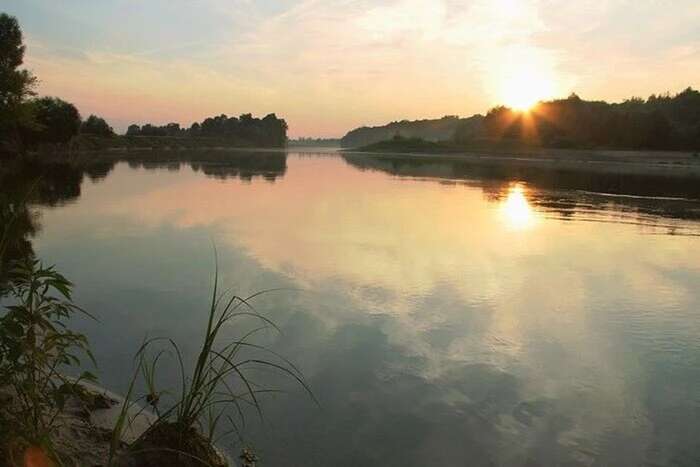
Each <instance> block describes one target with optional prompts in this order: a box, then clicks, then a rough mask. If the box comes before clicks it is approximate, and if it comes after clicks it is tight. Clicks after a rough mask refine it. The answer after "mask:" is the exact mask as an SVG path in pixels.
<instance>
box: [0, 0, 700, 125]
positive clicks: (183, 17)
mask: <svg viewBox="0 0 700 467" xmlns="http://www.w3.org/2000/svg"><path fill="white" fill-rule="evenodd" d="M0 11H5V12H8V13H10V14H13V15H15V16H17V17H18V19H19V21H20V24H21V25H22V28H23V30H24V33H25V40H26V43H27V47H28V51H27V57H26V64H27V66H28V67H29V68H30V69H31V70H32V71H33V72H34V73H35V74H36V75H37V76H38V77H39V79H40V80H41V83H40V86H39V92H40V93H41V94H45V95H56V96H60V97H62V98H64V99H66V100H69V101H71V102H73V103H75V104H76V105H77V106H78V108H79V109H80V111H81V113H82V114H83V115H84V116H86V115H88V114H90V113H97V114H99V115H101V116H104V117H105V118H107V120H108V121H109V122H110V123H111V124H112V125H113V126H114V127H115V129H117V130H119V131H121V130H124V129H125V127H126V126H127V125H128V124H129V123H144V122H152V123H167V122H170V121H175V122H179V123H181V124H183V125H186V126H189V125H190V124H191V122H192V121H194V120H201V119H202V118H203V117H205V116H209V115H215V114H221V113H226V114H227V115H238V114H241V113H246V112H252V113H253V114H256V115H264V114H267V113H271V112H275V113H277V115H278V116H281V117H283V118H285V119H286V120H287V122H288V123H289V126H290V136H291V137H297V136H326V137H329V136H342V135H343V134H344V133H345V132H346V131H348V130H350V129H352V128H354V127H357V126H361V125H377V124H383V123H386V122H388V121H390V120H401V119H417V118H434V117H441V116H443V115H448V114H449V115H453V114H458V115H463V116H468V115H471V114H474V113H483V112H485V111H486V110H487V109H488V108H489V107H491V106H494V105H496V104H499V103H506V104H509V105H514V106H519V105H527V104H528V103H529V102H530V101H531V100H533V99H539V98H547V97H554V96H566V95H568V94H569V93H571V92H576V93H578V94H579V95H580V96H582V97H584V98H588V99H605V100H621V99H623V98H626V97H629V96H632V95H638V96H643V97H646V96H648V95H649V94H651V93H660V92H666V91H671V92H678V91H680V90H682V89H683V88H685V87H687V86H693V87H696V88H697V87H700V26H698V25H700V1H698V0H673V1H671V0H666V1H664V0H636V1H626V0H581V1H578V0H577V1H570V0H568V1H565V0H464V1H459V0H149V1H140V0H93V1H85V0H82V1H78V0H62V1H60V2H59V1H55V0H0Z"/></svg>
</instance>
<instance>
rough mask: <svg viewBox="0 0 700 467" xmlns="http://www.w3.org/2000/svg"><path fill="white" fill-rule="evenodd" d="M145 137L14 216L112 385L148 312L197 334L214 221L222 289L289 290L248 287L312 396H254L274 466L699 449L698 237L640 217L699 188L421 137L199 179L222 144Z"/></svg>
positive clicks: (613, 459) (146, 328)
mask: <svg viewBox="0 0 700 467" xmlns="http://www.w3.org/2000/svg"><path fill="white" fill-rule="evenodd" d="M154 156H155V157H154V158H156V159H157V158H158V157H161V158H162V159H161V160H160V161H158V162H157V163H149V164H145V165H144V164H143V163H140V162H138V161H137V159H136V158H135V156H133V157H134V158H133V159H131V161H132V163H131V165H129V164H124V163H117V164H116V165H113V166H112V167H111V168H110V170H111V171H108V172H107V173H108V175H107V176H106V177H100V174H103V173H105V170H104V169H105V167H104V166H103V167H102V168H101V169H99V170H97V169H96V170H94V171H93V174H95V176H94V177H90V176H88V177H82V178H80V180H82V182H81V183H80V186H79V187H78V188H79V189H78V190H77V191H76V187H75V186H71V187H69V188H68V189H66V193H72V195H68V196H69V197H70V196H75V193H79V195H80V197H79V199H75V198H73V202H65V201H64V202H56V198H57V197H56V196H55V189H46V190H42V192H43V193H45V194H46V195H47V198H46V200H47V202H46V203H43V204H51V205H52V206H53V207H51V208H48V207H46V206H43V205H41V206H38V210H39V213H40V214H41V224H42V226H43V230H41V231H40V233H39V234H38V236H37V238H35V239H32V236H31V235H30V234H28V233H27V236H26V238H27V239H30V240H32V241H33V243H34V248H35V249H36V250H37V252H38V254H39V255H40V256H41V257H42V258H44V259H46V260H47V261H49V262H52V263H53V262H55V263H57V264H58V265H59V267H60V268H61V270H62V271H63V272H65V273H66V274H67V275H68V276H69V277H70V278H72V279H73V280H75V282H76V283H77V284H78V287H77V290H76V294H77V295H76V297H77V299H78V301H79V303H80V304H81V305H83V306H84V307H85V308H87V309H88V310H90V311H93V312H95V313H96V314H98V316H99V318H100V323H99V325H94V324H93V323H83V324H81V326H83V328H82V329H84V330H85V331H86V332H87V333H88V334H89V337H90V339H91V342H92V343H93V347H94V348H95V353H96V354H97V357H98V360H99V361H100V362H101V370H102V374H101V376H102V380H103V381H104V383H105V384H107V385H108V386H109V387H111V388H114V389H116V390H118V391H119V390H122V391H123V390H124V389H125V388H124V386H125V384H126V382H124V381H123V377H122V376H121V375H124V374H128V373H129V370H130V365H131V363H132V356H133V349H135V348H137V347H138V345H139V343H140V341H141V339H142V338H143V335H144V334H145V333H149V335H166V336H169V337H173V338H174V339H175V340H177V341H178V342H183V343H184V345H183V352H185V354H186V355H189V354H191V353H192V351H193V346H194V344H193V343H194V342H196V341H197V339H198V338H199V337H200V334H199V330H200V325H201V322H202V319H203V313H201V312H200V311H203V307H202V305H204V308H205V307H206V303H207V300H208V298H209V297H208V293H209V285H210V278H211V247H210V239H211V238H213V239H214V240H215V241H216V243H217V247H218V248H219V257H220V271H221V275H222V280H223V282H225V283H226V284H227V285H231V286H233V287H234V289H235V290H236V291H237V292H240V293H242V294H247V293H252V292H255V291H258V290H261V289H266V288H272V287H282V288H287V289H294V290H295V292H283V293H279V294H274V295H271V296H267V297H264V298H263V299H261V300H260V301H259V302H256V306H257V309H258V310H259V311H260V312H263V313H265V314H266V315H267V316H269V317H271V318H273V319H274V320H275V321H276V322H277V323H278V324H279V325H280V327H281V328H282V329H283V331H284V333H283V334H282V335H281V336H277V335H270V336H266V337H265V339H266V343H269V344H270V345H271V346H272V348H273V349H274V350H275V351H277V352H279V353H281V354H283V355H285V356H286V357H288V358H290V359H291V360H292V361H293V362H294V363H295V364H298V366H299V367H300V368H301V369H302V371H303V372H304V374H305V375H306V376H307V378H308V380H309V382H310V384H311V386H312V387H313V389H314V391H315V393H316V395H317V397H318V398H319V399H320V400H321V403H322V406H323V410H322V411H318V410H316V409H315V408H314V407H313V405H312V404H310V403H308V401H307V400H306V399H304V398H303V397H296V396H295V395H294V393H293V394H292V396H291V397H280V398H275V399H272V400H267V401H265V403H264V407H265V416H266V420H267V423H266V425H265V426H257V425H254V424H253V425H251V426H250V427H249V429H250V432H249V434H250V436H251V440H250V441H251V442H252V443H254V444H255V446H256V447H257V448H258V449H259V451H260V453H261V455H262V456H263V459H264V460H265V462H266V463H268V464H269V465H304V466H311V465H318V466H325V465H353V466H354V465H382V466H394V465H395V466H423V465H431V464H440V465H465V464H466V465H474V466H493V465H508V466H534V465H567V466H585V465H616V466H637V465H644V464H649V465H661V466H666V465H669V466H670V465H682V464H683V463H686V464H688V465H694V463H696V461H697V460H698V459H699V458H700V448H699V447H698V444H697V440H696V439H695V438H696V436H695V433H697V432H698V430H700V422H699V421H698V420H700V416H698V415H699V414H698V411H697V410H696V408H697V407H700V373H699V372H698V368H700V338H699V337H698V336H700V316H699V314H698V313H699V312H700V311H699V310H700V294H699V293H698V290H697V284H698V283H699V282H700V269H698V264H700V248H698V244H697V242H698V239H697V238H695V237H691V236H669V235H654V236H650V235H645V233H647V232H649V231H652V232H664V233H665V232H666V231H665V227H658V226H659V225H663V226H667V225H671V224H675V225H677V227H678V229H679V231H680V232H681V233H689V232H693V231H695V230H697V224H696V222H695V221H694V219H696V217H694V214H693V213H694V212H696V210H697V207H698V203H697V202H696V201H695V202H693V201H684V202H683V204H682V206H685V208H684V209H678V208H677V206H679V205H680V204H679V203H681V202H680V201H676V200H650V199H647V198H645V199H643V200H642V199H641V198H639V197H638V196H639V194H640V193H639V192H640V191H642V192H643V189H639V190H638V189H636V188H635V190H633V192H632V193H624V194H633V195H634V196H636V197H634V198H627V197H624V198H620V197H617V196H616V197H612V196H608V195H606V196H601V195H600V194H598V193H594V192H593V191H595V190H591V188H592V187H596V186H597V187H600V186H601V185H600V184H606V183H607V182H605V181H602V182H601V181H593V177H592V176H591V177H590V180H589V182H585V183H584V182H581V181H579V182H576V184H574V185H572V186H573V188H566V185H565V182H561V183H560V184H559V185H556V184H553V183H554V182H552V181H550V180H549V178H548V177H553V178H554V176H553V175H551V174H550V175H547V174H543V173H535V174H534V175H532V174H531V176H529V177H528V174H529V173H530V172H528V171H525V172H517V173H510V172H507V173H504V172H502V171H500V170H501V169H484V170H483V171H479V170H477V171H476V172H474V171H473V169H472V168H470V167H468V166H462V165H461V164H458V163H454V162H447V163H442V162H440V161H436V160H432V161H410V160H409V161H404V160H403V159H395V158H369V159H366V158H365V159H362V160H350V159H347V158H346V161H347V162H350V163H349V164H348V163H346V162H344V160H343V159H341V158H338V157H323V158H316V157H309V156H304V157H297V156H296V155H290V156H284V159H282V158H279V157H277V158H276V159H275V158H274V157H272V156H271V159H270V162H269V163H265V165H264V166H262V167H260V166H259V167H253V168H251V165H250V164H247V163H246V164H247V165H246V164H239V166H238V167H237V166H236V163H235V162H233V163H232V164H231V165H230V166H229V168H227V169H224V170H225V171H227V173H229V176H228V178H226V177H223V178H211V177H210V175H212V173H211V172H209V173H207V172H205V171H204V169H203V167H204V166H208V167H212V166H213V167H218V166H226V165H227V164H226V163H225V162H224V161H223V160H219V161H216V160H207V161H199V162H197V161H195V162H194V164H193V163H191V162H190V161H187V160H184V159H183V160H178V159H173V157H175V156H173V154H170V155H168V154H165V155H162V156H156V155H154ZM120 157H122V156H120ZM124 157H126V156H124ZM128 157H132V156H130V155H129V156H128ZM214 157H217V155H216V154H214V155H213V156H211V159H213V158H214ZM221 157H223V156H221ZM152 159H153V158H152ZM282 160H284V165H282ZM127 161H128V160H127ZM251 163H252V162H251ZM200 164H201V165H200ZM504 170H505V169H504ZM57 173H60V172H57ZM86 173H87V171H86ZM244 173H245V174H250V175H251V177H250V178H247V177H246V176H245V175H241V174H244ZM265 173H277V174H278V175H277V177H276V178H275V183H269V182H268V181H267V180H266V178H265V175H264V174H265ZM587 177H588V176H587V175H586V176H583V177H582V178H583V179H586V178H587ZM78 178H79V177H75V176H68V177H67V179H70V180H77V179H78ZM604 180H605V178H604ZM608 181H610V179H608ZM685 183H686V182H683V181H679V182H678V185H679V186H683V185H684V184H685ZM50 185H54V186H55V183H53V184H50ZM617 186H618V187H624V186H632V187H634V184H631V185H630V184H629V183H628V181H620V182H619V183H618V185H617ZM608 188H609V187H608ZM1 190H2V188H1V186H0V191H1ZM581 190H584V191H586V193H583V192H582V191H581ZM693 190H695V188H692V189H690V190H689V191H688V193H687V194H685V195H684V196H686V197H692V196H694V195H693V193H694V191H693ZM617 191H621V190H617ZM607 192H608V193H610V191H607ZM52 193H53V195H52V196H51V194H52ZM618 194H619V193H618ZM643 196H647V195H643ZM52 199H53V200H54V201H53V202H49V201H50V200H52ZM665 203H668V205H667V204H665ZM39 204H42V203H40V202H39V201H37V205H39ZM664 206H670V209H668V210H665V209H664ZM35 209H37V207H36V206H35ZM679 212H680V213H681V214H678V213H679ZM30 217H31V216H30ZM591 218H594V219H595V218H597V220H596V221H595V222H588V221H587V220H588V219H591ZM567 219H569V220H567ZM584 221H585V222H584ZM633 221H634V222H636V223H633ZM37 225H38V224H37ZM234 331H236V332H237V331H238V330H231V335H234ZM261 378H262V379H261V380H259V383H260V384H261V385H265V386H275V387H276V385H277V384H278V382H277V381H275V380H267V379H265V378H266V376H265V375H261Z"/></svg>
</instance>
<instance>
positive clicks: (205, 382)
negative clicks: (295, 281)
mask: <svg viewBox="0 0 700 467" xmlns="http://www.w3.org/2000/svg"><path fill="white" fill-rule="evenodd" d="M218 286H219V279H218V269H217V272H216V274H215V278H214V287H213V293H212V299H211V302H210V304H209V308H208V313H207V326H206V330H205V333H204V339H203V341H202V344H201V347H200V349H199V353H198V354H197V358H196V361H195V363H194V366H193V368H192V369H191V370H190V371H188V370H187V369H186V365H185V363H184V360H183V356H182V352H181V351H180V347H179V346H178V344H177V343H175V342H174V341H173V340H171V339H163V338H154V339H148V340H146V341H145V342H144V344H143V345H142V346H141V348H140V349H139V351H138V352H137V357H136V358H137V362H138V363H137V369H136V372H135V373H134V378H133V379H132V382H131V385H130V388H129V392H128V394H127V399H130V398H131V395H132V394H133V392H134V390H133V388H134V381H135V380H136V379H137V378H139V377H140V379H142V382H143V385H144V386H145V388H146V394H145V395H144V396H142V397H140V398H138V399H136V400H135V401H134V402H133V403H138V402H141V403H144V404H145V405H148V406H150V407H151V408H152V410H153V412H154V413H155V414H156V416H157V418H156V420H155V421H154V422H153V423H152V425H151V426H150V427H149V428H148V429H147V430H146V431H145V432H144V433H143V434H142V435H141V436H140V437H139V439H137V440H136V441H135V442H134V443H132V444H131V446H129V449H128V450H127V452H125V453H122V454H121V455H120V456H119V457H122V459H121V460H120V459H117V456H115V451H116V448H117V440H119V439H121V431H122V430H124V429H125V428H126V426H127V425H128V420H125V418H127V413H128V411H129V408H128V406H129V404H132V402H130V401H127V403H126V404H125V405H124V409H123V411H122V416H121V417H120V420H119V421H118V423H117V427H116V429H115V435H114V440H115V442H114V443H113V451H112V455H111V456H110V457H111V460H110V462H111V463H113V464H114V465H122V464H123V463H124V462H126V464H124V465H171V466H186V467H189V466H193V467H194V466H197V467H199V466H207V465H208V466H213V467H219V466H223V465H227V464H226V461H225V460H224V459H223V458H222V457H221V455H220V454H219V453H218V452H217V451H216V449H215V448H214V444H215V443H216V442H217V441H218V440H220V439H222V438H223V437H225V436H228V435H235V436H237V437H238V439H239V440H240V441H242V440H243V438H242V429H243V428H244V426H245V412H246V408H248V409H250V408H252V409H253V410H254V411H255V412H256V413H257V415H258V416H259V417H260V418H262V408H261V405H260V396H261V394H264V393H272V392H280V391H277V390H274V389H269V388H264V387H260V386H259V385H257V384H256V383H255V382H254V381H252V380H251V379H250V378H249V376H248V371H249V370H253V369H258V370H259V369H261V368H267V369H272V370H273V371H275V372H278V373H281V374H284V375H286V376H288V377H291V378H292V379H293V380H294V381H296V382H297V383H298V384H299V385H301V387H302V388H303V389H304V390H305V391H306V392H307V393H308V394H309V395H310V397H312V398H313V394H312V392H311V390H310V389H309V387H308V385H307V384H306V382H305V381H304V379H303V376H302V374H301V372H300V371H299V370H298V369H297V368H296V367H295V366H294V365H293V364H292V363H291V362H290V361H289V360H287V359H285V358H284V357H282V356H280V355H279V354H277V353H275V352H273V351H272V350H270V349H268V348H266V347H264V346H261V345H257V344H255V343H253V342H250V340H251V338H252V337H253V336H255V335H256V334H258V333H260V332H262V331H264V330H266V329H270V328H272V329H275V330H277V331H279V329H278V328H277V326H276V325H275V324H274V323H273V322H272V321H270V320H269V319H267V318H266V317H264V316H263V315H261V314H260V313H258V312H257V311H256V310H255V309H254V307H253V306H252V304H251V300H253V299H254V298H255V297H258V296H260V295H262V294H264V293H268V292H271V291H263V292H260V293H256V294H254V295H252V296H249V297H240V296H237V295H234V294H230V293H219V290H218ZM241 318H252V319H253V320H255V321H257V322H258V326H257V327H254V328H253V329H252V330H250V331H248V332H246V333H245V334H244V335H243V337H241V338H239V339H232V340H224V339H223V338H222V336H221V333H222V329H224V327H228V326H229V325H231V324H233V322H234V321H236V320H238V319H241ZM244 349H246V350H248V351H252V352H253V353H254V354H261V355H253V356H251V355H249V354H250V352H245V353H244V352H242V351H243V350H244ZM166 352H168V353H169V354H170V355H173V356H174V358H175V360H176V362H177V366H178V368H179V373H180V387H179V389H177V390H174V391H159V390H158V387H157V384H156V380H157V378H156V368H157V363H158V361H159V360H160V359H161V357H162V356H163V355H165V353H166ZM314 400H315V399H314ZM164 406H165V407H164ZM224 423H225V425H226V426H225V427H224ZM246 452H247V456H246V458H247V459H249V458H254V456H253V454H252V452H251V451H248V450H247V451H246ZM251 456H252V457H251ZM248 465H251V464H248Z"/></svg>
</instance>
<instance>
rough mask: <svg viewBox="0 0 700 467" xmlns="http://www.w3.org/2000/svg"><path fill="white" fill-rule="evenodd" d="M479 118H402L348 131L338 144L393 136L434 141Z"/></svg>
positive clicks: (371, 141) (358, 144) (447, 137)
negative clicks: (380, 124) (411, 119)
mask: <svg viewBox="0 0 700 467" xmlns="http://www.w3.org/2000/svg"><path fill="white" fill-rule="evenodd" d="M481 118H482V117H481V116H478V115H477V116H474V117H470V118H460V117H458V116H454V115H447V116H445V117H442V118H438V119H432V120H415V121H409V120H402V121H400V122H391V123H389V124H387V125H382V126H375V127H366V126H365V127H361V128H356V129H354V130H352V131H350V132H348V133H347V134H346V135H345V136H344V137H343V138H342V139H341V140H340V144H341V146H342V147H345V148H356V147H361V146H367V145H370V144H374V143H378V142H381V141H387V140H391V139H392V138H394V137H395V136H400V137H403V138H420V139H424V140H426V141H434V142H435V141H446V140H450V139H452V137H453V136H454V134H455V131H457V129H458V128H460V127H468V126H470V125H474V124H475V122H478V121H479V120H480V119H481Z"/></svg>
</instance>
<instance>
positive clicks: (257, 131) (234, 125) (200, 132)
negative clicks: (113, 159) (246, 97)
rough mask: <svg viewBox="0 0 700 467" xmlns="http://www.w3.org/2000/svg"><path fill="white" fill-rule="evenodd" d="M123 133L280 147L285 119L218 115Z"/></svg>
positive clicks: (133, 129) (282, 142) (136, 128)
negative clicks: (220, 140)
mask: <svg viewBox="0 0 700 467" xmlns="http://www.w3.org/2000/svg"><path fill="white" fill-rule="evenodd" d="M126 135H127V136H171V137H173V136H174V137H210V138H220V139H224V140H230V141H234V142H239V143H241V144H245V145H250V146H262V147H280V146H284V145H285V144H286V142H287V122H285V121H284V119H281V118H277V116H276V115H275V114H269V115H267V116H265V117H264V118H255V117H253V116H252V115H251V114H243V115H241V116H240V117H228V116H226V115H223V114H222V115H219V116H216V117H209V118H206V119H204V120H203V121H202V122H201V123H200V122H195V123H193V124H192V125H191V126H190V127H189V128H182V127H180V124H179V123H168V124H167V125H162V126H158V125H152V124H150V123H147V124H145V125H143V126H139V125H129V128H128V129H127V131H126Z"/></svg>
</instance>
